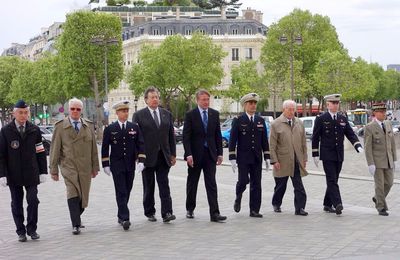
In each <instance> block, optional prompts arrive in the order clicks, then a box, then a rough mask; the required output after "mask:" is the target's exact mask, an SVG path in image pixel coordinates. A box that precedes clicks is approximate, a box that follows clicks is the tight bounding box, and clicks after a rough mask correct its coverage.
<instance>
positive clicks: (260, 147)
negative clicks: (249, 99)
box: [229, 113, 270, 212]
mask: <svg viewBox="0 0 400 260" xmlns="http://www.w3.org/2000/svg"><path fill="white" fill-rule="evenodd" d="M236 147H237V152H236ZM269 158H270V154H269V145H268V138H267V129H266V126H265V122H264V119H263V118H262V117H260V116H257V115H254V116H253V122H250V119H249V117H248V116H247V114H246V113H243V114H242V115H241V116H239V117H238V118H235V119H233V122H232V128H231V135H230V138H229V160H236V161H237V164H238V170H239V172H238V181H237V183H236V199H239V200H240V199H241V198H242V193H243V192H244V191H245V190H246V185H247V184H248V183H250V211H255V212H259V210H260V206H261V172H262V161H263V159H264V160H267V159H269ZM249 175H250V178H249Z"/></svg>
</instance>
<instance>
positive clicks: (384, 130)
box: [381, 122, 386, 134]
mask: <svg viewBox="0 0 400 260" xmlns="http://www.w3.org/2000/svg"><path fill="white" fill-rule="evenodd" d="M381 125H382V130H383V132H384V133H385V134H386V128H385V124H383V122H382V123H381Z"/></svg>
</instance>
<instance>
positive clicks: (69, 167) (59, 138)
mask: <svg viewBox="0 0 400 260" xmlns="http://www.w3.org/2000/svg"><path fill="white" fill-rule="evenodd" d="M68 105H69V116H68V117H66V118H64V119H63V120H60V121H58V122H57V123H56V124H55V127H54V132H53V138H52V141H51V148H50V173H51V178H52V179H53V180H54V181H58V180H59V170H58V168H59V167H60V171H61V174H62V176H63V178H64V183H65V185H66V187H67V199H68V200H67V201H68V209H69V213H70V217H71V223H72V233H73V234H74V235H79V234H80V233H81V228H83V227H84V226H82V222H81V215H82V213H83V212H84V210H85V208H86V207H87V206H88V203H89V192H90V184H91V179H92V178H95V177H96V176H97V174H98V171H99V158H98V153H97V144H96V136H95V133H94V126H93V123H92V122H91V121H89V120H87V119H85V118H81V114H82V109H83V103H82V101H81V100H79V99H77V98H72V99H71V100H69V102H68Z"/></svg>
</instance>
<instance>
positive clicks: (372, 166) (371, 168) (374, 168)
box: [368, 164, 376, 176]
mask: <svg viewBox="0 0 400 260" xmlns="http://www.w3.org/2000/svg"><path fill="white" fill-rule="evenodd" d="M375 170H376V167H375V165H374V164H371V165H368V171H369V174H371V176H374V175H375Z"/></svg>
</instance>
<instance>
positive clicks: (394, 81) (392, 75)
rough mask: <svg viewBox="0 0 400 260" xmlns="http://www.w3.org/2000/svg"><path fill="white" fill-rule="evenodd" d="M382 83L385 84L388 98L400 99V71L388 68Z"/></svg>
mask: <svg viewBox="0 0 400 260" xmlns="http://www.w3.org/2000/svg"><path fill="white" fill-rule="evenodd" d="M382 85H383V86H385V92H386V93H387V95H386V98H387V99H390V98H391V99H400V73H399V72H397V71H395V70H387V71H385V72H384V73H383V79H382Z"/></svg>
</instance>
